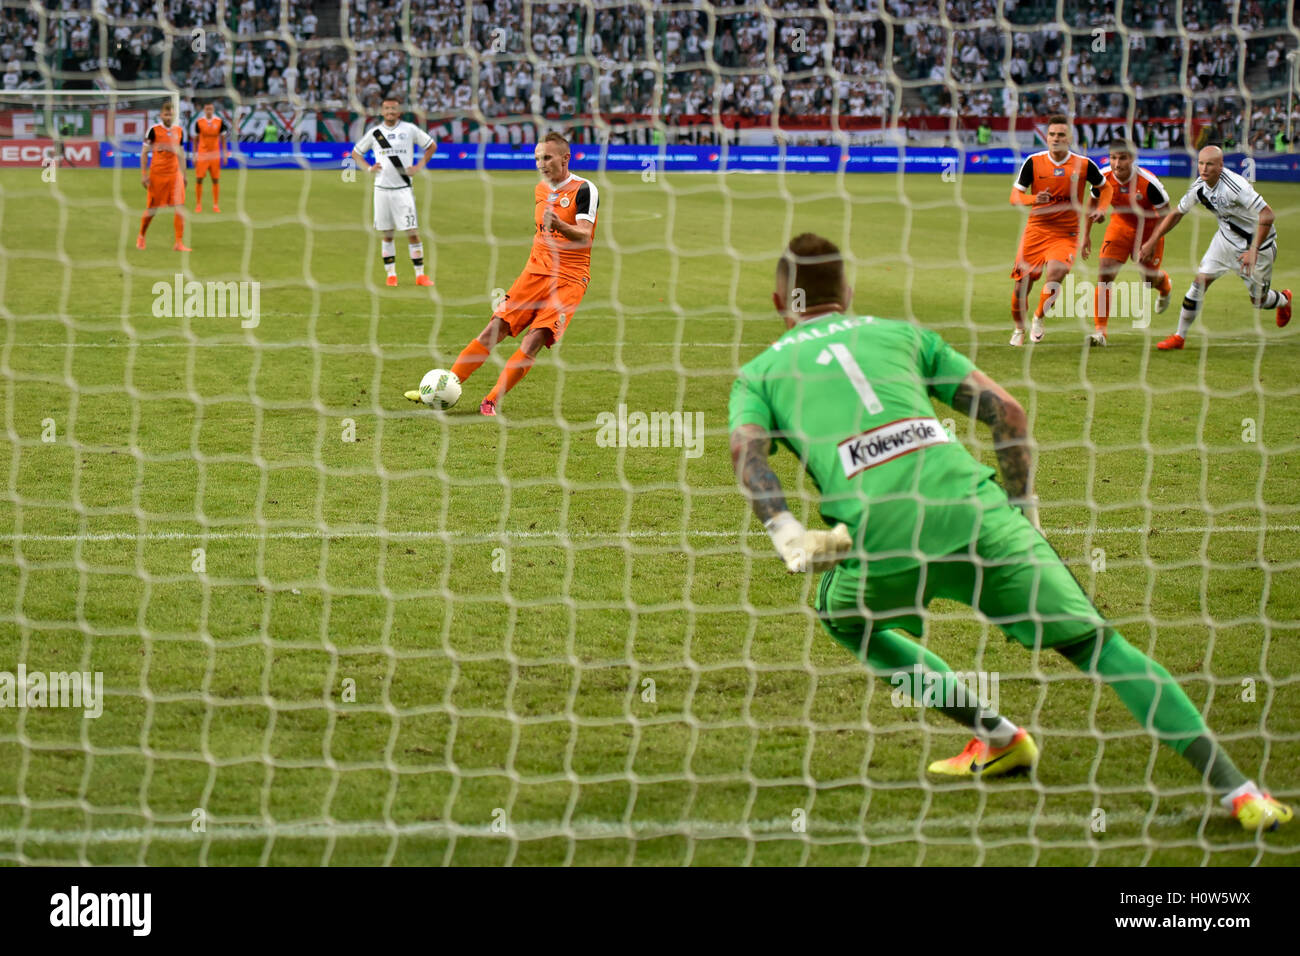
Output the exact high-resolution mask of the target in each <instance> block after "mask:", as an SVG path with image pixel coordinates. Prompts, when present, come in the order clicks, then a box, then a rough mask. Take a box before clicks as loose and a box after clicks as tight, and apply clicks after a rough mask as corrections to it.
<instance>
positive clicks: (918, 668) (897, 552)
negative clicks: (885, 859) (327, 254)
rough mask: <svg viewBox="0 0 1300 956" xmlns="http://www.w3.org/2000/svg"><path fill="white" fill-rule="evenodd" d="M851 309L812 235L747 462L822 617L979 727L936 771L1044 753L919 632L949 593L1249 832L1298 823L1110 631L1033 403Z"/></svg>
mask: <svg viewBox="0 0 1300 956" xmlns="http://www.w3.org/2000/svg"><path fill="white" fill-rule="evenodd" d="M851 298H852V290H851V289H849V287H848V285H847V282H846V279H845V275H844V263H843V259H842V257H841V255H840V252H839V250H838V249H837V248H836V247H835V246H834V245H833V244H832V243H830V242H829V241H827V240H826V239H823V238H821V237H820V236H815V235H812V234H804V235H802V236H799V237H797V238H796V239H794V240H793V241H792V242H791V243H790V245H789V247H788V248H787V250H786V252H785V254H784V255H783V256H782V258H781V260H780V262H779V263H778V266H777V275H776V291H775V293H774V295H773V301H774V302H775V304H776V307H777V311H778V312H779V313H780V314H781V316H782V318H783V319H784V321H785V324H786V328H787V329H788V331H787V332H786V333H785V334H784V335H783V336H781V338H779V339H778V340H777V341H776V342H775V343H773V344H772V345H771V346H770V347H769V348H768V349H767V350H765V351H764V352H763V353H762V354H760V355H759V356H757V357H756V358H755V359H754V360H753V361H751V362H749V363H748V364H747V365H745V366H744V367H743V368H742V369H741V370H740V374H739V376H738V377H737V379H736V382H735V384H734V386H733V387H732V390H731V411H730V429H731V457H732V462H733V463H734V465H735V469H736V476H737V478H738V479H739V481H740V484H741V486H742V488H743V489H744V492H745V494H746V496H747V497H748V498H749V501H750V504H751V506H752V507H753V510H754V513H755V514H756V515H757V516H758V518H759V520H760V521H762V522H763V526H764V527H765V528H766V529H767V532H768V534H769V535H770V536H771V538H772V543H773V544H774V545H775V547H776V550H777V553H778V554H779V555H780V557H781V559H782V560H783V561H784V562H785V565H786V568H787V569H788V570H789V571H791V572H793V573H801V572H805V571H818V570H823V571H825V573H824V574H823V575H822V578H821V582H820V585H819V587H818V589H817V598H816V609H817V611H818V614H819V616H820V618H821V621H822V624H823V625H824V626H825V628H826V630H827V631H828V632H829V633H830V636H831V637H832V638H834V640H835V641H837V642H838V643H840V644H842V645H844V646H845V647H846V648H848V649H849V650H850V651H852V652H853V653H854V654H856V655H857V656H858V657H859V659H861V660H863V661H864V662H865V663H866V665H867V667H868V668H869V669H870V670H871V672H872V673H873V674H875V675H876V676H878V677H881V678H885V679H891V678H892V681H891V682H892V683H894V684H898V683H899V681H900V680H901V681H904V683H903V687H904V688H905V689H906V690H907V691H908V693H909V694H910V696H911V697H912V699H913V700H915V701H924V702H926V703H929V701H931V700H933V699H934V698H936V697H938V698H939V699H940V701H941V703H939V704H938V705H937V707H936V709H938V710H940V711H942V712H943V713H944V714H946V715H947V716H948V717H951V718H952V719H953V720H955V721H957V722H958V723H960V724H963V725H964V726H967V727H969V728H971V730H972V732H973V734H974V737H973V739H972V740H971V742H970V743H969V744H967V746H966V748H965V749H964V750H963V751H962V752H961V753H960V754H958V755H957V756H955V757H952V758H950V759H947V760H939V761H936V762H934V763H932V764H931V765H930V768H929V769H930V772H931V773H935V774H943V775H947V776H956V777H975V776H984V777H991V776H995V775H1001V774H1006V773H1011V772H1014V771H1025V770H1028V769H1029V768H1031V767H1032V766H1033V765H1034V763H1035V761H1036V759H1037V757H1038V748H1037V747H1036V746H1035V744H1034V741H1033V738H1032V737H1030V735H1029V734H1028V733H1027V732H1026V731H1025V730H1024V729H1023V728H1020V727H1017V726H1016V725H1015V724H1013V723H1011V722H1010V721H1009V720H1007V719H1006V718H1005V717H1002V716H1001V715H1000V714H996V713H992V712H990V711H989V710H988V709H986V708H985V707H983V706H982V704H981V701H980V700H979V699H978V698H977V697H976V696H975V695H974V694H973V693H971V692H970V691H969V690H968V689H967V687H966V685H965V684H964V683H962V682H961V681H960V680H959V679H958V678H957V677H956V676H955V675H954V674H953V673H952V669H951V668H950V667H949V666H948V665H947V664H946V663H945V662H944V661H943V660H942V659H940V658H939V657H938V656H937V655H935V654H933V653H932V652H930V651H929V650H927V649H925V648H923V647H922V646H921V645H920V644H918V643H917V642H916V640H914V639H913V638H916V637H920V636H921V633H922V617H921V615H922V612H923V610H924V608H926V607H927V606H928V605H929V603H930V601H931V600H932V599H934V598H947V599H950V600H955V601H960V602H962V603H964V604H967V605H969V606H971V607H973V608H977V609H978V610H979V611H980V612H981V613H982V614H984V615H985V616H986V617H988V619H989V620H990V621H992V622H993V623H994V624H996V625H998V626H999V627H1000V628H1001V629H1002V630H1003V631H1004V632H1005V633H1006V634H1007V635H1008V637H1010V638H1011V639H1012V640H1015V641H1017V642H1019V643H1020V644H1022V645H1023V646H1024V647H1026V648H1028V649H1030V650H1036V649H1040V648H1041V649H1043V650H1048V649H1050V650H1053V651H1056V652H1058V653H1060V654H1062V655H1063V656H1064V657H1065V658H1066V659H1068V660H1069V661H1070V662H1071V663H1073V664H1074V665H1075V666H1076V667H1078V668H1079V669H1080V670H1082V671H1084V672H1086V673H1089V674H1095V675H1098V676H1099V677H1100V679H1101V680H1103V681H1104V682H1106V683H1107V684H1109V685H1110V686H1111V687H1113V688H1114V690H1115V692H1116V693H1117V694H1118V695H1119V697H1120V700H1122V701H1123V703H1124V705H1125V706H1126V707H1128V709H1129V710H1130V711H1131V712H1132V713H1133V715H1134V716H1135V717H1136V718H1137V720H1138V722H1139V723H1140V724H1141V725H1142V726H1144V727H1145V728H1146V729H1147V730H1148V732H1150V733H1152V734H1153V735H1155V736H1156V737H1158V738H1159V739H1160V740H1161V741H1162V742H1163V743H1165V744H1167V745H1168V746H1170V747H1172V748H1173V749H1174V750H1175V751H1177V752H1178V753H1179V754H1181V755H1182V756H1183V757H1184V758H1185V759H1186V760H1187V761H1188V762H1189V763H1190V764H1191V765H1192V766H1193V767H1195V768H1196V771H1197V772H1198V773H1199V774H1200V775H1201V777H1202V779H1204V780H1207V781H1208V782H1209V785H1210V786H1211V787H1212V788H1213V789H1214V790H1216V791H1218V792H1220V793H1222V795H1223V796H1222V802H1223V805H1224V806H1225V807H1226V808H1229V809H1231V811H1232V814H1233V816H1234V817H1236V819H1237V820H1239V821H1240V822H1241V825H1242V826H1243V827H1245V828H1246V829H1248V830H1261V829H1274V828H1276V827H1277V826H1278V825H1279V824H1283V823H1287V822H1289V821H1290V820H1291V817H1292V812H1291V809H1290V808H1289V807H1287V806H1286V805H1285V804H1283V803H1281V802H1279V801H1277V800H1274V799H1273V798H1272V797H1271V796H1269V795H1268V794H1267V793H1264V792H1263V791H1261V790H1260V789H1259V787H1258V786H1256V784H1255V782H1254V781H1252V780H1247V779H1246V777H1245V776H1244V775H1243V774H1242V773H1241V771H1240V770H1238V769H1237V767H1236V765H1235V764H1234V763H1233V762H1232V760H1231V758H1230V757H1228V755H1227V754H1226V753H1225V752H1224V751H1223V750H1222V749H1220V747H1219V745H1218V744H1217V743H1216V741H1215V739H1214V736H1213V735H1212V734H1211V733H1210V730H1209V729H1208V728H1207V727H1206V725H1205V722H1204V720H1202V718H1201V715H1200V712H1199V711H1198V710H1197V709H1196V707H1195V705H1193V704H1192V702H1191V701H1190V700H1189V699H1188V697H1187V695H1186V694H1185V693H1184V692H1183V690H1182V688H1181V687H1179V685H1178V684H1177V683H1176V682H1175V681H1174V680H1173V678H1172V677H1170V675H1169V672H1168V671H1166V670H1165V669H1164V668H1163V667H1162V666H1161V665H1160V664H1158V663H1156V662H1155V661H1153V660H1152V659H1151V658H1149V657H1147V656H1146V655H1145V654H1143V653H1142V652H1141V651H1139V650H1138V649H1136V648H1135V647H1133V646H1132V645H1131V644H1129V643H1128V642H1127V641H1126V640H1124V638H1123V636H1122V635H1121V634H1120V633H1119V632H1118V631H1117V630H1115V629H1114V628H1113V627H1111V626H1109V625H1108V624H1107V623H1106V622H1105V620H1103V619H1102V617H1101V615H1100V614H1099V613H1098V612H1097V609H1096V608H1095V607H1093V605H1092V602H1091V601H1090V600H1089V599H1088V596H1087V594H1086V593H1084V591H1083V588H1082V587H1080V585H1079V583H1078V581H1076V580H1075V578H1074V575H1073V574H1071V573H1070V570H1069V568H1067V567H1066V566H1065V564H1064V563H1063V562H1062V561H1061V559H1060V557H1059V556H1058V555H1057V554H1056V552H1055V551H1054V550H1053V549H1052V546H1051V545H1050V544H1048V543H1047V539H1046V538H1044V537H1043V535H1042V533H1041V531H1040V530H1039V528H1038V515H1037V507H1036V499H1035V498H1034V497H1033V484H1032V482H1033V477H1032V472H1033V463H1032V457H1031V454H1030V450H1029V439H1028V433H1027V422H1026V417H1025V412H1024V409H1023V408H1021V406H1020V404H1019V403H1018V402H1017V401H1016V400H1015V399H1014V398H1013V397H1012V396H1011V395H1010V394H1009V393H1008V392H1007V391H1006V390H1005V389H1003V388H1002V387H1001V386H1000V385H998V383H997V382H995V381H993V380H992V379H991V378H989V377H988V376H987V375H985V374H984V373H983V372H981V371H980V370H979V369H977V368H976V367H975V366H974V365H973V364H972V363H971V362H970V360H969V359H967V358H966V357H965V356H963V355H961V354H959V353H958V352H956V351H954V350H953V349H952V348H950V347H949V346H948V345H947V344H945V343H944V341H943V339H942V338H940V337H939V335H937V334H936V333H934V332H932V331H929V330H927V329H922V328H918V327H917V326H915V325H912V324H911V323H909V322H900V321H891V320H886V319H877V318H874V317H872V316H859V315H855V314H854V313H852V312H849V311H848V307H849V303H850V300H851ZM931 396H933V397H935V398H938V399H939V400H940V401H941V402H944V403H945V404H947V405H950V406H952V407H953V408H955V409H956V410H958V411H960V412H963V413H965V414H968V415H970V416H972V417H974V418H977V419H978V420H979V421H981V422H983V423H985V424H986V425H988V426H989V428H990V429H991V430H992V433H993V443H994V448H995V449H996V454H997V460H998V469H999V471H1000V472H1001V477H1002V484H1001V485H999V484H998V483H997V482H996V481H995V480H994V477H995V472H994V471H993V469H992V468H989V467H987V466H985V465H982V464H981V463H980V462H978V461H977V460H976V459H975V458H974V457H972V456H971V454H970V453H969V452H968V451H967V450H966V449H965V448H964V447H963V446H962V445H961V444H960V443H959V442H956V441H954V440H953V439H952V438H951V437H950V436H949V435H948V434H947V432H946V431H945V430H944V428H943V426H942V425H941V424H940V423H939V422H938V421H937V420H936V419H935V417H934V406H933V405H932V404H931ZM778 444H780V445H784V446H785V447H787V448H788V449H790V450H791V451H792V452H793V453H794V454H795V455H797V456H798V458H799V460H800V461H801V462H802V463H803V466H804V467H805V468H806V469H807V471H808V473H809V474H810V475H811V477H812V478H813V480H814V481H815V482H816V485H817V488H818V489H819V490H820V492H821V515H822V517H823V518H824V519H825V520H826V521H827V523H828V524H830V525H832V526H833V527H832V529H831V530H830V531H819V530H806V529H805V528H804V527H803V525H802V524H801V523H800V522H799V521H798V520H797V519H796V518H795V517H794V516H793V515H792V514H791V513H790V511H789V509H788V508H787V506H786V501H785V497H784V493H783V491H782V488H781V483H780V482H779V481H778V480H777V477H776V475H775V474H773V472H772V469H771V468H770V466H769V465H768V455H769V453H770V452H771V451H774V450H775V449H776V447H777V445H778ZM936 687H942V692H941V693H940V694H935V693H933V690H934V688H936ZM927 688H929V689H930V691H931V692H929V693H927V692H926V689H927Z"/></svg>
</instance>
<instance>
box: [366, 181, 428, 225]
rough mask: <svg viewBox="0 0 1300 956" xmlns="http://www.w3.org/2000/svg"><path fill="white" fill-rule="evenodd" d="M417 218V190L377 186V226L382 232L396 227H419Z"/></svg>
mask: <svg viewBox="0 0 1300 956" xmlns="http://www.w3.org/2000/svg"><path fill="white" fill-rule="evenodd" d="M419 227H420V226H419V223H418V222H417V221H416V218H415V190H414V189H410V188H404V189H380V188H379V187H377V186H376V187H375V228H376V229H378V230H379V231H380V232H391V231H392V230H394V229H418V228H419Z"/></svg>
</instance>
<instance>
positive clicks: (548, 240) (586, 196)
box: [524, 175, 600, 282]
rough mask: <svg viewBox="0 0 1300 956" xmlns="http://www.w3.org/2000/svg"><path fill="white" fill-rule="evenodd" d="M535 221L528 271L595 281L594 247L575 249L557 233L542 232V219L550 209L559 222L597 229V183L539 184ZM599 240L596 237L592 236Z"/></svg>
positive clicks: (570, 180) (572, 178) (577, 178)
mask: <svg viewBox="0 0 1300 956" xmlns="http://www.w3.org/2000/svg"><path fill="white" fill-rule="evenodd" d="M533 199H534V203H533V221H534V222H535V223H536V225H537V231H536V234H535V235H534V236H533V250H532V252H531V253H530V254H529V256H528V265H527V266H526V267H525V268H524V271H525V272H527V273H531V274H533V275H545V276H557V277H559V278H561V279H571V280H577V281H580V282H586V281H587V279H589V278H590V277H591V246H590V245H586V246H581V247H577V248H575V247H574V244H573V242H571V241H570V240H568V239H565V238H564V236H562V235H560V234H559V233H558V232H556V231H555V230H553V229H552V230H543V229H542V216H543V214H544V213H545V212H546V209H547V207H550V208H551V209H553V210H554V212H555V218H557V219H560V220H563V221H564V222H567V223H568V224H569V225H573V224H574V223H575V222H577V221H579V220H582V221H583V222H589V223H591V224H592V228H593V230H594V229H595V225H596V207H597V205H598V204H599V203H600V194H599V192H597V190H596V186H595V184H594V183H590V182H588V181H587V180H585V179H583V178H582V177H581V176H573V175H570V176H569V178H568V179H566V180H565V181H564V182H563V183H561V184H560V185H559V186H552V185H551V184H550V183H548V182H541V183H538V184H537V189H536V190H534V191H533ZM592 238H593V239H594V238H595V233H594V232H593V233H592Z"/></svg>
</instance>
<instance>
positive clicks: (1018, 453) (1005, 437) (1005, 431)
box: [952, 369, 1038, 526]
mask: <svg viewBox="0 0 1300 956" xmlns="http://www.w3.org/2000/svg"><path fill="white" fill-rule="evenodd" d="M952 407H953V408H955V409H956V410H957V411H959V412H964V413H965V414H967V415H969V416H970V417H971V418H975V419H978V420H979V421H981V422H983V423H984V424H985V425H988V426H989V428H990V429H991V430H992V432H993V449H994V452H995V453H996V454H997V457H998V471H999V472H1000V473H1001V475H1002V487H1003V488H1005V489H1006V492H1007V495H1008V496H1009V497H1010V498H1011V501H1012V503H1013V504H1017V505H1020V507H1021V510H1022V511H1024V512H1025V517H1027V518H1029V520H1030V521H1032V522H1033V523H1034V525H1035V526H1037V524H1038V507H1037V505H1038V501H1037V499H1036V498H1035V497H1034V458H1033V451H1032V447H1031V443H1030V440H1029V420H1028V418H1026V416H1025V410H1024V408H1023V407H1021V405H1020V403H1019V402H1017V401H1016V400H1015V398H1013V397H1012V395H1011V393H1010V392H1008V391H1007V390H1006V389H1005V388H1003V387H1002V386H1001V385H999V384H998V383H997V382H995V381H993V379H991V378H989V377H988V376H987V375H985V374H984V373H983V372H981V371H980V370H979V369H974V370H973V371H972V372H971V373H970V374H969V375H967V376H966V378H965V379H963V380H962V383H961V384H960V385H958V386H957V391H955V392H954V393H953V397H952Z"/></svg>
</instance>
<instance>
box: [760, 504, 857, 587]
mask: <svg viewBox="0 0 1300 956" xmlns="http://www.w3.org/2000/svg"><path fill="white" fill-rule="evenodd" d="M763 527H764V528H766V529H767V533H768V536H769V537H770V538H771V539H772V544H773V545H774V546H775V547H776V553H777V554H779V555H780V556H781V560H782V561H784V562H785V568H786V570H787V571H789V572H790V573H791V574H802V573H803V572H804V571H825V570H827V569H828V568H833V567H835V565H837V564H839V563H840V561H842V560H843V559H844V557H845V556H846V555H847V554H848V553H849V552H850V551H851V550H852V549H853V539H852V538H851V537H849V529H848V528H847V527H846V526H845V525H843V524H837V525H836V526H835V527H833V528H831V530H830V531H809V530H807V529H806V528H804V526H803V524H801V523H800V522H799V521H798V519H796V518H795V516H794V515H792V514H790V512H788V511H782V512H781V513H780V514H779V515H776V516H775V517H773V518H771V519H769V520H768V521H765V522H764V523H763Z"/></svg>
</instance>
